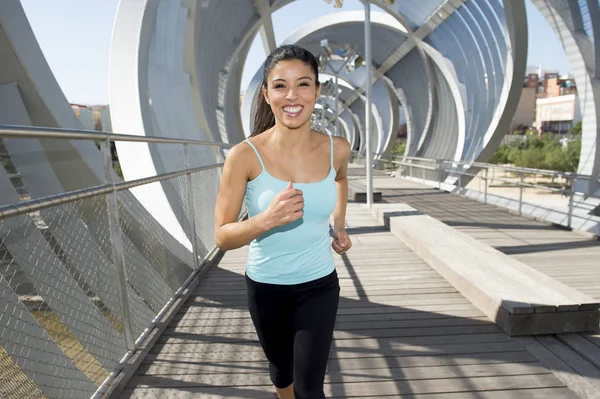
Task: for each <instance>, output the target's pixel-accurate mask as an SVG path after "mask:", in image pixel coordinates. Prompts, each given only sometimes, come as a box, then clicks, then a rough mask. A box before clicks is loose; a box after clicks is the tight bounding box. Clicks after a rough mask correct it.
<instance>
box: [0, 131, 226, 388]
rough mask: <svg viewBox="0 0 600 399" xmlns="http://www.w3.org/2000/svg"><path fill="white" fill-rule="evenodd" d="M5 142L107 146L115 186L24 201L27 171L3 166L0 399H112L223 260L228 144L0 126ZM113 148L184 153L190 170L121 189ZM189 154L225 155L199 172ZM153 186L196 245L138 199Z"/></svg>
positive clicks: (108, 174)
mask: <svg viewBox="0 0 600 399" xmlns="http://www.w3.org/2000/svg"><path fill="white" fill-rule="evenodd" d="M3 137H4V138H20V139H25V138H26V139H31V140H38V139H56V140H94V141H99V142H100V143H101V152H102V156H103V168H104V171H103V172H104V177H105V182H104V184H102V185H96V186H92V187H87V188H83V189H79V190H76V191H69V192H63V193H60V194H54V195H49V196H44V197H39V198H33V199H26V198H27V196H24V195H23V193H22V190H21V191H19V190H18V187H15V184H14V183H13V182H14V175H15V172H16V174H18V173H19V168H18V167H16V168H15V166H14V165H9V164H10V158H9V156H10V154H9V153H8V152H7V153H6V154H5V157H4V158H3V162H2V163H3V168H0V319H1V320H0V397H2V398H11V399H13V398H14V399H17V398H90V397H95V398H96V397H103V396H104V395H106V394H108V393H109V392H110V390H111V385H112V384H113V383H114V381H115V377H116V376H117V375H118V373H119V372H120V371H121V370H122V369H123V368H124V367H125V366H126V364H127V362H128V361H129V359H131V357H132V355H133V354H134V353H135V352H136V350H138V349H139V348H140V347H141V345H143V344H144V340H145V339H146V338H147V337H148V336H149V332H150V331H152V329H153V328H154V327H155V326H156V324H157V322H158V321H159V320H160V318H161V317H162V316H163V315H164V314H165V312H167V311H168V309H169V306H170V305H171V304H172V303H173V302H174V301H175V300H176V298H177V297H178V295H179V294H180V293H181V292H182V291H183V289H184V288H185V287H186V286H187V284H188V283H189V282H190V281H191V279H192V278H193V277H194V276H195V274H197V273H198V272H199V271H200V270H201V269H202V268H203V267H204V266H205V263H206V260H207V259H209V257H210V256H211V254H213V253H214V252H215V249H216V247H215V242H214V223H213V221H214V206H215V203H216V196H217V191H218V186H219V180H220V175H221V173H220V172H221V168H222V163H220V162H219V161H220V160H222V155H220V154H221V150H222V149H223V148H226V147H228V145H225V144H219V143H209V142H201V141H194V140H177V139H167V138H146V137H139V136H126V135H116V134H106V133H97V132H88V131H72V130H70V131H67V130H58V129H41V128H30V127H15V126H0V138H3ZM111 140H114V141H118V140H125V141H137V142H145V143H149V142H152V143H156V144H164V145H182V146H183V147H184V148H183V150H184V151H183V154H184V158H185V159H184V163H185V169H182V170H177V171H174V172H169V173H163V174H160V175H156V176H152V177H148V178H143V179H139V180H134V181H118V180H117V179H116V175H115V174H114V172H113V170H112V168H113V160H112V159H111V154H110V141H111ZM191 146H211V147H213V148H215V149H216V151H214V153H215V154H216V155H215V162H214V163H212V164H210V165H206V166H201V167H195V168H191V167H190V162H189V152H190V151H189V148H190V147H191ZM63 155H64V156H68V155H69V154H63ZM9 166H10V167H9ZM40 167H50V165H44V164H41V165H40ZM6 169H9V171H7V170H6ZM15 169H16V170H15ZM9 173H10V174H9ZM100 173H102V171H100ZM25 180H26V179H25V177H24V181H25ZM153 185H160V187H161V188H162V190H165V195H167V196H168V197H169V198H171V199H174V200H173V202H171V205H172V208H177V209H173V211H174V213H175V215H176V217H177V218H178V220H179V221H180V225H181V227H182V229H183V230H184V232H185V238H186V239H187V241H186V240H179V239H176V238H175V237H174V236H173V235H171V234H170V233H169V232H168V231H167V230H166V229H165V228H163V226H161V225H160V223H158V222H157V220H156V219H155V217H154V216H153V214H151V213H150V212H149V211H147V210H146V209H145V208H144V206H143V205H141V204H140V202H139V201H138V199H137V198H136V196H135V195H133V193H132V189H134V188H137V187H152V186H153ZM25 186H26V184H25ZM25 189H27V187H25Z"/></svg>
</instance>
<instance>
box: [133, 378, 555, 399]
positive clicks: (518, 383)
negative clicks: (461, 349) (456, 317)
mask: <svg viewBox="0 0 600 399" xmlns="http://www.w3.org/2000/svg"><path fill="white" fill-rule="evenodd" d="M469 381H470V384H469V387H468V388H465V386H464V385H463V384H461V382H460V380H457V379H456V378H449V379H433V380H411V381H377V382H360V383H344V384H343V385H344V387H343V389H340V388H341V387H338V386H337V385H342V384H327V385H326V395H327V396H328V397H357V396H360V397H362V396H372V395H373V394H374V393H375V392H376V393H377V396H393V395H395V396H396V397H399V396H400V395H407V394H408V395H414V394H432V393H444V394H445V393H452V392H456V393H459V392H460V393H462V392H485V391H490V390H499V389H502V388H503V387H504V388H505V389H534V388H548V387H554V388H563V387H564V386H563V385H562V383H561V382H560V381H558V380H557V379H556V377H554V376H553V375H552V374H535V375H521V376H494V377H472V378H470V379H469ZM249 388H250V386H244V387H232V386H222V387H219V386H216V387H215V386H212V387H194V386H191V387H186V389H185V390H181V389H178V388H138V389H136V391H137V392H138V393H139V394H143V395H144V396H143V397H144V398H154V397H169V398H199V397H205V396H204V395H206V394H209V395H221V397H227V398H231V397H243V398H264V397H265V396H257V395H258V394H259V393H260V395H264V393H266V392H271V390H270V389H269V388H270V387H269V386H267V385H265V386H260V385H258V386H257V385H255V386H251V389H250V390H249ZM336 390H337V391H341V392H340V394H336V393H335V391H336ZM240 391H241V392H243V393H241V392H240ZM126 394H133V393H129V392H127V393H126ZM157 395H160V396H157ZM238 395H243V396H238ZM248 395H251V396H248ZM271 396H272V394H271ZM125 397H128V396H125ZM129 397H136V396H133V395H132V396H129ZM211 397H215V396H211ZM216 397H218V396H216Z"/></svg>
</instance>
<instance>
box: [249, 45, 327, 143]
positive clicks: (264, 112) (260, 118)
mask: <svg viewBox="0 0 600 399" xmlns="http://www.w3.org/2000/svg"><path fill="white" fill-rule="evenodd" d="M294 60H298V61H302V62H304V63H305V64H306V65H308V66H310V67H311V69H312V70H313V72H314V74H315V82H316V85H317V87H319V64H318V63H317V59H316V58H315V56H314V55H313V54H312V53H311V52H310V51H308V50H307V49H305V48H304V47H300V46H297V45H295V44H285V45H283V46H280V47H277V48H276V49H275V50H273V51H272V52H271V54H269V56H268V57H267V59H266V60H265V63H264V65H263V80H262V84H261V88H264V89H265V90H266V89H267V78H268V77H269V74H270V73H271V71H272V70H273V68H274V67H275V66H276V65H277V64H278V63H280V62H281V61H294ZM273 126H275V115H273V111H272V110H271V106H270V105H269V104H267V101H266V100H265V96H264V95H263V93H262V90H258V93H257V94H256V113H255V114H254V127H253V129H252V134H251V135H250V137H253V136H256V135H258V134H261V133H262V132H264V131H265V130H267V129H270V128H272V127H273Z"/></svg>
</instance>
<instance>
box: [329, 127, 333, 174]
mask: <svg viewBox="0 0 600 399" xmlns="http://www.w3.org/2000/svg"><path fill="white" fill-rule="evenodd" d="M328 136H329V145H330V146H331V160H330V162H331V169H333V168H334V166H333V136H332V135H328Z"/></svg>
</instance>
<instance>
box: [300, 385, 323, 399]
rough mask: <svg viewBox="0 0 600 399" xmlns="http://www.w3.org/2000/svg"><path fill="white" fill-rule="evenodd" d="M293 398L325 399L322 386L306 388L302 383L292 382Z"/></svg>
mask: <svg viewBox="0 0 600 399" xmlns="http://www.w3.org/2000/svg"><path fill="white" fill-rule="evenodd" d="M294 396H295V397H296V399H325V393H324V392H323V385H319V386H307V385H306V384H303V383H302V381H294Z"/></svg>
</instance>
